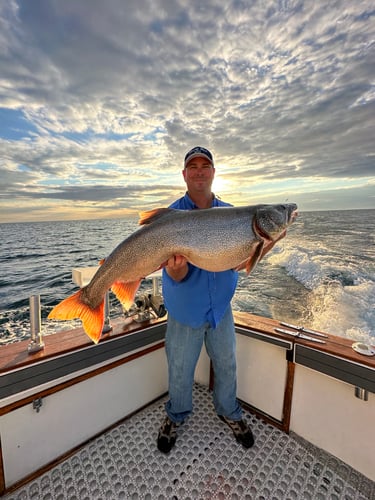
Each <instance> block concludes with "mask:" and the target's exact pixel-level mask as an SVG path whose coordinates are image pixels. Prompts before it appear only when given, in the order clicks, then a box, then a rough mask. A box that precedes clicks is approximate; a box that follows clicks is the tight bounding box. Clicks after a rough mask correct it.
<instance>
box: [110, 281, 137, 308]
mask: <svg viewBox="0 0 375 500" xmlns="http://www.w3.org/2000/svg"><path fill="white" fill-rule="evenodd" d="M141 281H142V280H141V279H140V280H137V281H129V282H127V283H125V282H123V281H115V282H114V283H113V285H112V286H111V290H112V292H113V293H114V294H115V295H116V297H117V298H118V300H119V301H120V302H121V304H122V305H123V306H124V307H125V309H129V308H130V306H131V305H132V304H133V302H134V297H135V294H136V293H137V290H138V288H139V285H140V284H141Z"/></svg>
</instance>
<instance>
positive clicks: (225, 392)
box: [165, 306, 242, 422]
mask: <svg viewBox="0 0 375 500" xmlns="http://www.w3.org/2000/svg"><path fill="white" fill-rule="evenodd" d="M203 341H204V342H205V345H206V350H207V353H208V355H209V357H210V359H211V361H212V365H213V370H214V389H213V402H214V406H215V410H216V412H217V414H218V415H223V416H225V417H228V418H230V419H232V420H241V416H242V409H241V406H240V405H239V403H238V401H237V398H236V393H237V374H236V336H235V331H234V322H233V316H232V310H231V307H230V306H229V307H228V309H227V311H226V313H225V314H224V317H223V319H222V320H221V321H220V323H219V325H217V327H216V328H215V329H213V328H211V327H210V325H209V324H206V325H204V326H202V327H200V328H191V327H190V326H186V325H182V324H181V323H179V322H178V321H176V320H174V319H173V318H172V317H171V316H169V317H168V324H167V332H166V336H165V350H166V354H167V360H168V375H169V401H168V402H167V403H166V405H165V409H166V412H167V415H168V416H169V418H170V419H171V420H172V421H173V422H182V421H183V420H184V419H185V418H186V417H187V416H188V415H189V414H190V413H191V411H192V408H193V399H192V391H193V382H194V372H195V367H196V364H197V361H198V358H199V354H200V352H201V349H202V345H203Z"/></svg>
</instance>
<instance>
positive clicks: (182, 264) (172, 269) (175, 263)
mask: <svg viewBox="0 0 375 500" xmlns="http://www.w3.org/2000/svg"><path fill="white" fill-rule="evenodd" d="M165 270H166V271H167V273H168V275H169V276H170V277H171V278H172V279H173V280H174V281H181V280H183V279H184V278H185V276H186V275H187V273H188V270H189V268H188V263H187V260H186V258H185V257H184V256H183V255H173V257H171V258H170V259H168V262H167V265H166V266H165Z"/></svg>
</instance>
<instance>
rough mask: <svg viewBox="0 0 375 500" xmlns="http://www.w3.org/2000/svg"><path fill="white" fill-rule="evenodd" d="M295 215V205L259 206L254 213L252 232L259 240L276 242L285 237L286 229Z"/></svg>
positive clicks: (296, 213)
mask: <svg viewBox="0 0 375 500" xmlns="http://www.w3.org/2000/svg"><path fill="white" fill-rule="evenodd" d="M297 215H298V212H297V205H296V204H295V203H286V204H283V205H261V206H260V207H259V208H258V209H257V210H256V213H255V217H254V224H253V225H254V231H255V233H256V234H257V236H259V237H260V238H261V239H267V240H271V241H277V240H279V239H280V238H283V237H284V236H285V233H286V228H287V227H288V226H289V225H290V224H292V223H293V222H294V220H295V219H296V217H297Z"/></svg>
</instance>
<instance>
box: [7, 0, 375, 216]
mask: <svg viewBox="0 0 375 500" xmlns="http://www.w3.org/2000/svg"><path fill="white" fill-rule="evenodd" d="M373 17H374V11H373V9H372V4H371V2H370V1H369V0H364V1H362V2H355V1H354V0H351V1H348V0H345V1H344V0H337V1H335V2H333V3H330V4H329V5H326V4H321V3H311V2H303V1H299V0H295V1H294V0H290V1H282V2H277V3H275V2H273V1H272V2H271V1H265V2H258V3H253V2H251V3H250V2H246V1H241V0H240V1H233V2H230V3H228V2H227V3H223V2H221V1H219V0H208V1H207V2H204V4H202V2H198V1H195V0H193V1H189V2H188V1H187V0H180V1H175V2H169V1H166V0H159V1H157V0H156V1H155V0H152V1H151V0H148V1H147V0H137V1H129V2H122V1H121V0H108V2H105V3H103V2H100V1H98V0H91V1H90V2H75V1H73V0H67V1H64V2H50V1H49V0H43V1H42V0H35V1H33V2H20V1H18V0H5V1H4V2H2V4H1V6H0V27H1V29H0V75H1V77H0V118H1V119H2V122H3V125H2V127H1V129H0V148H1V151H2V152H3V159H2V160H0V168H1V170H2V171H3V173H4V179H6V182H5V184H2V186H1V190H0V196H1V198H0V200H4V199H7V196H8V197H14V196H23V197H24V198H27V197H29V198H35V197H36V196H37V195H36V193H41V195H42V196H41V199H47V198H52V197H53V198H54V199H61V200H66V199H68V198H69V196H74V198H69V199H75V200H78V199H80V200H81V201H82V202H90V201H92V197H93V196H94V194H95V195H97V196H98V197H99V199H108V193H109V192H110V187H111V186H113V187H114V189H113V196H114V197H115V198H116V197H117V195H118V193H120V192H121V189H122V187H123V192H126V190H127V189H128V185H131V186H132V187H133V190H132V193H131V195H132V196H133V197H139V198H138V199H135V198H134V199H132V202H130V198H131V196H130V195H129V196H128V197H126V196H125V197H123V199H124V200H126V201H127V202H128V203H131V206H134V205H135V204H137V203H138V204H142V201H143V197H145V196H146V195H147V193H151V191H153V193H154V194H153V195H150V196H148V197H147V202H152V203H157V202H158V201H160V200H158V199H157V195H156V194H155V192H156V191H157V190H154V187H155V186H165V188H166V190H164V189H163V190H161V191H160V193H159V197H160V199H161V200H162V201H167V200H170V199H171V197H172V196H173V195H175V194H176V193H178V192H180V191H181V190H183V183H182V180H181V176H180V170H181V167H182V158H183V155H184V153H185V152H186V150H187V149H188V148H190V147H191V146H193V145H196V144H202V145H206V146H208V147H210V148H212V150H213V152H214V154H215V158H216V159H217V164H218V165H222V166H223V169H222V178H223V179H228V181H229V180H230V179H231V181H232V187H233V190H235V189H238V190H239V189H240V188H239V186H241V190H242V189H243V185H242V184H243V182H244V181H245V182H246V183H247V184H248V185H249V189H248V191H247V192H246V193H247V196H248V197H250V196H251V189H250V187H251V186H254V185H256V186H258V187H259V186H262V183H264V182H269V181H271V180H272V181H274V182H276V181H284V180H287V179H290V180H291V182H293V180H295V179H301V185H302V180H307V179H315V180H316V181H318V180H320V181H321V183H322V189H324V183H326V182H327V179H329V180H337V181H341V180H343V179H347V180H348V181H349V180H352V179H358V180H361V179H362V180H363V182H362V184H365V183H366V180H367V179H370V178H372V177H373V172H374V147H373V142H374V141H373V130H374V126H375V123H374V121H375V118H374V117H375V113H374V112H375V109H374V108H375V105H374V102H375V84H374V69H373V68H374V62H375V61H374V41H373V40H374V23H373ZM168 189H170V190H171V191H170V194H171V196H168ZM85 191H87V192H86V193H85ZM25 193H26V194H25ZM27 193H28V194H27ZM59 196H60V198H59ZM119 197H120V195H119ZM172 199H173V198H172ZM234 201H235V200H234ZM317 207H318V205H317ZM25 216H26V214H25Z"/></svg>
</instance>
